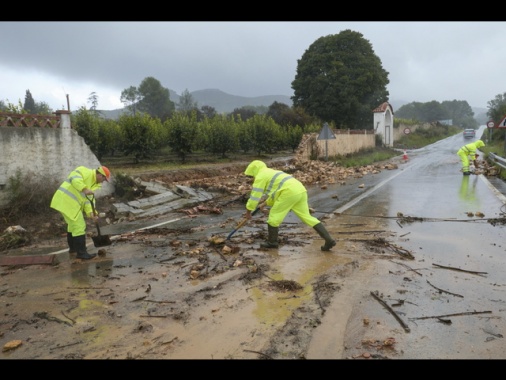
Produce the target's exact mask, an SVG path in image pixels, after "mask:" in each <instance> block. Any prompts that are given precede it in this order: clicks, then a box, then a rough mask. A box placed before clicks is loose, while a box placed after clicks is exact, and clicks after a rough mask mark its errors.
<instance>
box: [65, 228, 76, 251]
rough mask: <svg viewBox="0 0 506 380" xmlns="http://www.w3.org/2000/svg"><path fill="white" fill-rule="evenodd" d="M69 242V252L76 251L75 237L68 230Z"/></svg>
mask: <svg viewBox="0 0 506 380" xmlns="http://www.w3.org/2000/svg"><path fill="white" fill-rule="evenodd" d="M67 244H68V245H69V253H76V252H77V251H76V247H74V238H73V237H72V232H67Z"/></svg>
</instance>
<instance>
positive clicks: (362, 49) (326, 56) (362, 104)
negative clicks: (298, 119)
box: [292, 29, 389, 129]
mask: <svg viewBox="0 0 506 380" xmlns="http://www.w3.org/2000/svg"><path fill="white" fill-rule="evenodd" d="M388 83H389V80H388V72H387V71H385V70H384V69H383V66H382V63H381V60H380V59H379V57H378V56H377V55H376V54H375V53H374V50H373V48H372V45H371V43H370V42H369V41H368V40H366V39H365V38H363V35H362V34H361V33H359V32H354V31H352V30H349V29H347V30H344V31H342V32H340V33H339V34H334V35H329V36H325V37H320V38H319V39H317V40H316V41H315V42H314V43H313V44H311V46H310V47H309V48H308V49H307V50H306V51H305V52H304V54H303V55H302V58H301V59H299V60H298V62H297V71H296V75H295V79H294V80H293V82H292V88H293V90H294V96H292V101H293V106H294V107H297V106H301V107H303V108H304V109H305V110H306V112H307V113H308V114H310V115H311V116H316V117H318V118H320V119H321V120H323V121H324V122H325V121H326V122H333V124H334V125H335V126H336V128H341V129H342V128H351V129H357V128H358V129H362V128H366V129H370V128H372V127H373V113H372V110H373V109H374V108H376V107H377V106H378V105H380V104H381V103H383V102H385V101H387V100H388V95H389V94H388V91H387V89H386V86H387V85H388Z"/></svg>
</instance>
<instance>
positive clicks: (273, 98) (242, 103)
mask: <svg viewBox="0 0 506 380" xmlns="http://www.w3.org/2000/svg"><path fill="white" fill-rule="evenodd" d="M190 94H191V95H192V97H193V100H194V101H196V102H197V104H198V108H201V107H202V106H210V107H213V108H214V109H215V110H216V112H218V113H230V112H232V111H233V110H234V109H236V108H241V107H246V106H254V107H259V106H265V107H269V106H270V105H271V104H272V103H274V102H278V103H284V104H286V105H288V106H289V107H292V105H293V102H292V100H291V99H290V97H289V96H286V95H264V96H256V97H246V96H237V95H231V94H227V93H226V92H223V91H221V90H217V89H206V90H197V91H193V92H190ZM169 95H170V100H172V101H173V102H174V103H176V104H178V103H179V98H180V97H181V96H180V95H179V94H178V93H176V92H175V91H173V90H170V89H169ZM389 103H390V104H391V105H392V108H393V110H394V115H395V113H396V112H397V110H398V109H399V108H401V107H402V106H403V105H405V104H408V103H410V102H406V101H404V100H389ZM471 108H472V110H473V112H474V118H475V119H476V120H477V121H478V122H479V123H480V124H486V122H487V120H488V118H487V116H486V113H487V109H486V108H477V107H471ZM100 112H101V113H102V114H103V115H104V117H106V118H107V119H114V120H116V119H118V117H119V116H120V115H121V114H122V113H124V112H125V109H124V108H120V109H116V110H111V111H105V110H101V111H100Z"/></svg>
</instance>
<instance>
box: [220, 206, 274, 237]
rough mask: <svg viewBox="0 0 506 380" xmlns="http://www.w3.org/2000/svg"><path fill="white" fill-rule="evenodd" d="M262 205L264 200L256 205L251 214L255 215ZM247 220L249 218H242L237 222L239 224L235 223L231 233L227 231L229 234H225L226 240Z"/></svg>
mask: <svg viewBox="0 0 506 380" xmlns="http://www.w3.org/2000/svg"><path fill="white" fill-rule="evenodd" d="M264 205H265V201H264V202H262V203H260V204H259V205H258V206H257V208H256V209H254V210H253V212H252V213H251V216H253V215H255V214H256V213H257V212H258V211H259V210H260V208H261V207H263V206H264ZM248 220H249V219H247V218H243V220H241V221H240V222H239V224H237V227H235V228H234V230H233V231H232V232H231V233H229V234H228V236H227V240H229V239H230V238H231V237H232V235H233V234H235V233H236V232H237V230H238V229H239V228H241V227H242V226H244V225H245V224H246V223H247V222H248Z"/></svg>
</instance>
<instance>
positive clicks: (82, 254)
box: [74, 235, 97, 260]
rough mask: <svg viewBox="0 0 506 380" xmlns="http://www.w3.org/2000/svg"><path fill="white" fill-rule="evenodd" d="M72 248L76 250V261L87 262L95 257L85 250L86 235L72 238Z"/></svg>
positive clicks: (94, 254)
mask: <svg viewBox="0 0 506 380" xmlns="http://www.w3.org/2000/svg"><path fill="white" fill-rule="evenodd" d="M74 247H76V249H77V256H76V258H78V259H82V260H89V259H92V258H94V257H95V256H96V255H97V254H96V253H92V254H89V253H88V250H87V249H86V235H81V236H74Z"/></svg>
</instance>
